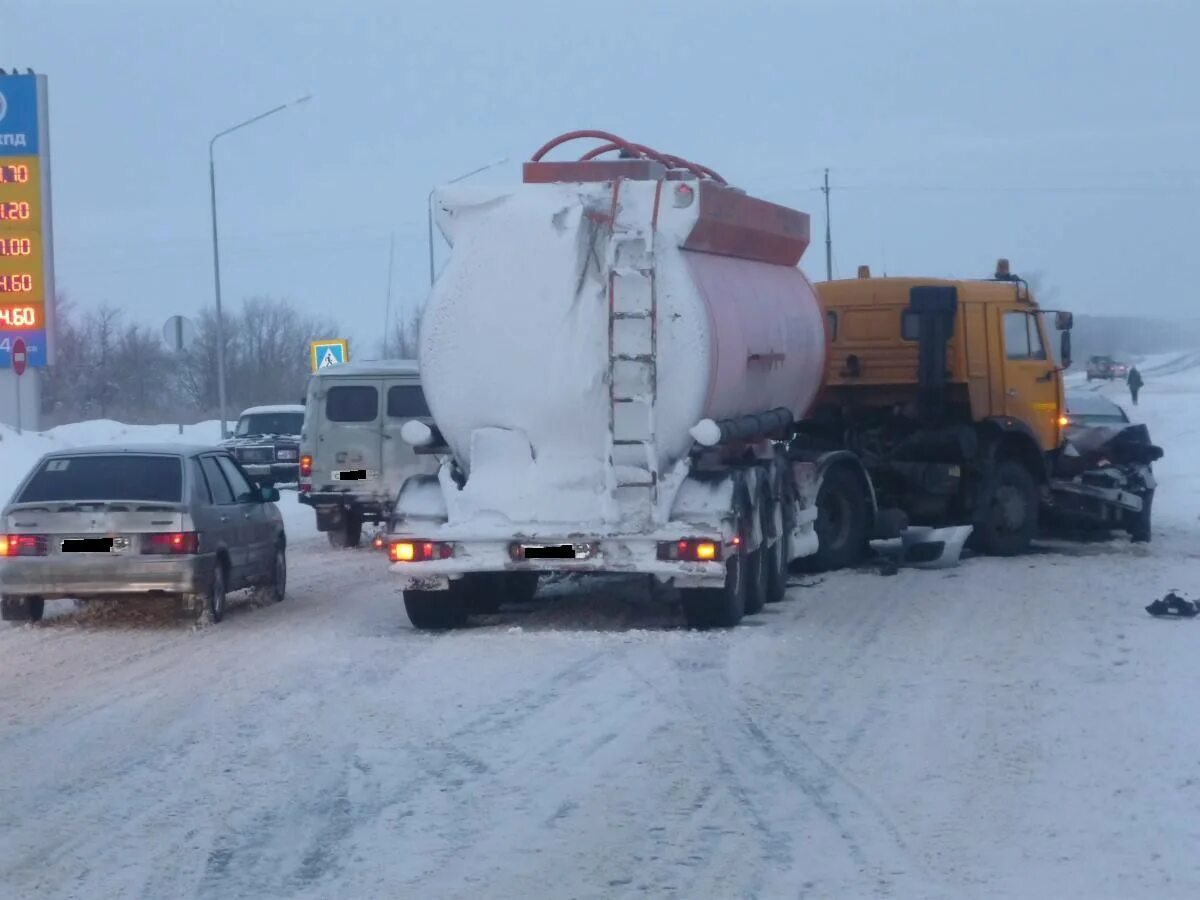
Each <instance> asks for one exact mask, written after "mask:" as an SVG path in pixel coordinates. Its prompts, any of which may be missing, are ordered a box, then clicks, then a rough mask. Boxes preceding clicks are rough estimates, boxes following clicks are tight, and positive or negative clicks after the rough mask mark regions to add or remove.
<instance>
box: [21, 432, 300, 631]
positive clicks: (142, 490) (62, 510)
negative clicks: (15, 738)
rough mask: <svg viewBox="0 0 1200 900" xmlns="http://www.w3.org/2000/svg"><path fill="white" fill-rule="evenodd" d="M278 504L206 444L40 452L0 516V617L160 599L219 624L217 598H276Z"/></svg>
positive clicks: (282, 546)
mask: <svg viewBox="0 0 1200 900" xmlns="http://www.w3.org/2000/svg"><path fill="white" fill-rule="evenodd" d="M278 499H279V492H278V491H276V490H275V489H274V488H273V487H259V486H255V485H254V484H252V483H251V481H250V479H249V478H248V477H247V475H246V473H245V472H244V471H243V470H242V468H241V467H240V466H239V465H238V464H237V462H236V461H235V460H234V459H233V457H232V456H231V455H230V454H229V453H228V451H226V450H222V449H217V448H213V447H199V446H180V445H163V446H157V445H151V444H147V445H128V446H120V447H89V448H77V449H74V450H63V451H57V452H54V453H49V454H46V455H45V456H43V457H42V458H41V460H39V461H38V463H37V465H35V466H34V468H33V470H32V471H31V472H30V473H29V474H28V475H26V476H25V480H24V481H22V482H21V484H20V486H19V487H18V488H17V490H16V492H15V493H14V494H13V498H12V500H11V502H10V503H9V504H8V506H6V507H5V508H4V510H3V513H0V618H3V619H4V620H5V621H20V620H29V621H34V622H36V621H38V620H40V619H41V618H42V613H43V610H44V607H45V601H46V600H52V599H61V598H76V599H81V600H89V599H120V598H123V597H124V598H128V597H138V596H142V597H144V596H152V597H153V596H161V597H163V598H164V599H167V598H176V599H177V600H179V601H182V604H181V605H182V606H183V607H184V608H185V609H187V610H189V611H191V612H194V613H197V614H202V613H204V612H206V611H207V613H208V614H209V615H210V616H211V618H212V620H213V621H215V622H219V621H221V619H222V617H223V616H224V614H225V597H226V594H227V593H228V592H229V591H233V590H239V589H241V588H250V587H252V588H255V589H256V590H257V591H258V592H259V593H260V595H261V596H263V597H264V598H269V599H271V600H275V601H280V600H282V599H283V597H284V591H285V590H286V584H287V558H286V549H287V548H286V544H287V541H286V536H285V534H284V527H283V519H282V517H281V516H280V514H279V510H278V509H276V507H275V501H276V500H278Z"/></svg>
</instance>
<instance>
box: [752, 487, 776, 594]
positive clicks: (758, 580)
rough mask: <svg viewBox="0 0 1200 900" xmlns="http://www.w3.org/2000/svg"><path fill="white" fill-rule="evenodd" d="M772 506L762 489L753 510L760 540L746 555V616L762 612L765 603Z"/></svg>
mask: <svg viewBox="0 0 1200 900" xmlns="http://www.w3.org/2000/svg"><path fill="white" fill-rule="evenodd" d="M772 506H773V504H772V503H771V502H770V501H769V500H768V499H767V493H766V491H763V492H762V493H761V494H760V495H759V497H758V504H757V505H756V506H755V508H754V510H753V512H755V513H757V514H758V516H759V520H760V521H761V523H762V525H761V527H762V542H761V543H760V544H759V545H758V549H757V550H755V551H754V552H753V553H749V554H747V556H746V615H748V616H752V615H754V614H755V613H760V612H762V609H763V607H764V606H766V604H767V588H768V578H769V575H768V572H767V567H768V565H769V564H770V553H771V550H772V549H774V548H768V547H767V540H768V535H769V534H770V532H769V528H770V525H771V522H770V519H769V516H770V514H771V507H772ZM746 531H747V532H749V531H750V529H749V528H747V529H746Z"/></svg>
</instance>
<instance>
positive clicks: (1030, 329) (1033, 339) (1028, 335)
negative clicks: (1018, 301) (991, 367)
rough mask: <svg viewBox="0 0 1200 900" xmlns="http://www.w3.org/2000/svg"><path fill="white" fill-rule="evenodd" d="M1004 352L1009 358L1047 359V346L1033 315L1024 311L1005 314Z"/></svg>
mask: <svg viewBox="0 0 1200 900" xmlns="http://www.w3.org/2000/svg"><path fill="white" fill-rule="evenodd" d="M1004 354H1005V356H1006V357H1007V358H1008V359H1045V358H1046V348H1045V347H1044V346H1042V335H1041V332H1039V331H1038V327H1037V322H1036V321H1034V318H1033V316H1031V315H1029V314H1028V313H1023V312H1006V313H1005V314H1004Z"/></svg>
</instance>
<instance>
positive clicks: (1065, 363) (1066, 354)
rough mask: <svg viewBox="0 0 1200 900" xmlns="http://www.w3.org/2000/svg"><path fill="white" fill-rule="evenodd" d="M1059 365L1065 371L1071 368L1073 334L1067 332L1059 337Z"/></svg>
mask: <svg viewBox="0 0 1200 900" xmlns="http://www.w3.org/2000/svg"><path fill="white" fill-rule="evenodd" d="M1068 315H1070V313H1068ZM1058 364H1059V365H1060V366H1062V367H1063V368H1064V369H1069V368H1071V332H1070V331H1067V330H1064V331H1063V332H1062V334H1060V335H1059V336H1058Z"/></svg>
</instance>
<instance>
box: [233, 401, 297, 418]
mask: <svg viewBox="0 0 1200 900" xmlns="http://www.w3.org/2000/svg"><path fill="white" fill-rule="evenodd" d="M303 412H304V406H303V405H302V404H300V403H276V404H274V405H273V406H251V407H248V408H247V409H243V410H242V415H243V416H257V415H262V414H266V413H303Z"/></svg>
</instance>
